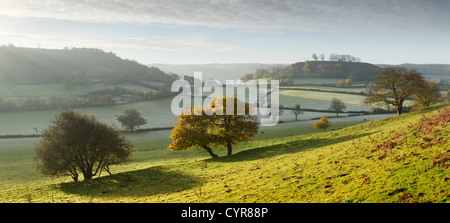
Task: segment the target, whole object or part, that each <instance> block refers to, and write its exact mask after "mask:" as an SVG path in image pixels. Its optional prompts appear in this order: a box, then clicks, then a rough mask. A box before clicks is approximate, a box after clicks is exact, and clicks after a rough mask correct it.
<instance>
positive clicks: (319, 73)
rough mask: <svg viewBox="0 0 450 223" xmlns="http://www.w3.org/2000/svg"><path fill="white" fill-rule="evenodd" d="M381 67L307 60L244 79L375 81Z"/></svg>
mask: <svg viewBox="0 0 450 223" xmlns="http://www.w3.org/2000/svg"><path fill="white" fill-rule="evenodd" d="M380 70H381V68H379V67H378V66H375V65H373V64H369V63H361V62H343V61H305V62H298V63H294V64H291V65H289V66H287V67H285V68H273V69H272V70H264V69H258V70H256V72H254V73H249V74H246V75H244V77H243V79H244V80H249V79H259V78H272V79H278V80H281V79H285V78H332V79H347V78H351V79H352V80H353V81H373V80H375V79H376V78H377V76H378V73H379V71H380Z"/></svg>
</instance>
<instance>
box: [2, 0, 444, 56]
mask: <svg viewBox="0 0 450 223" xmlns="http://www.w3.org/2000/svg"><path fill="white" fill-rule="evenodd" d="M6 44H13V45H14V46H16V47H32V48H51V49H62V48H64V47H69V48H71V47H77V48H83V47H87V48H98V49H102V50H104V51H105V52H110V51H111V52H114V53H116V55H117V56H119V57H122V58H127V59H131V60H136V61H138V62H140V63H142V64H152V63H165V64H205V63H283V64H290V63H295V62H301V61H305V60H312V57H311V55H312V54H313V53H316V54H324V55H325V57H326V58H328V56H329V55H330V54H345V55H352V56H355V57H358V58H360V59H361V60H362V62H368V63H373V64H402V63H416V64H450V1H448V0H423V1H420V0H377V1H373V0H367V1H363V0H359V1H358V0H320V1H307V0H285V1H278V0H252V1H237V0H229V1H222V0H146V1H144V0H39V1H36V0H0V45H6Z"/></svg>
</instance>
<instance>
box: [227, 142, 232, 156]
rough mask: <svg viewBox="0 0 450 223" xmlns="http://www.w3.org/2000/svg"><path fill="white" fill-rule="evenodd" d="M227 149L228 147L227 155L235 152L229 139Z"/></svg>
mask: <svg viewBox="0 0 450 223" xmlns="http://www.w3.org/2000/svg"><path fill="white" fill-rule="evenodd" d="M227 149H228V153H227V156H229V155H231V154H232V153H233V149H232V148H231V141H230V140H227Z"/></svg>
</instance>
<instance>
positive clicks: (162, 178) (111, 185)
mask: <svg viewBox="0 0 450 223" xmlns="http://www.w3.org/2000/svg"><path fill="white" fill-rule="evenodd" d="M200 184H201V181H200V179H198V178H196V177H194V176H192V175H186V174H184V173H180V172H175V171H173V170H172V171H171V170H169V169H168V168H167V167H164V166H157V167H151V168H147V169H143V170H136V171H129V172H125V173H118V174H113V175H111V176H105V177H100V178H95V179H91V180H86V181H79V182H69V183H62V184H61V191H63V192H66V193H70V194H76V195H79V196H88V197H96V198H101V197H146V196H152V195H157V194H164V193H169V192H179V191H183V190H187V189H191V188H194V187H197V186H199V185H200Z"/></svg>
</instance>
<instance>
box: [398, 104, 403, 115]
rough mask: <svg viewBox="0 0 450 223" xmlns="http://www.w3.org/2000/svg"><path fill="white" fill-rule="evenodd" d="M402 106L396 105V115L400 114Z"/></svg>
mask: <svg viewBox="0 0 450 223" xmlns="http://www.w3.org/2000/svg"><path fill="white" fill-rule="evenodd" d="M402 109H403V108H402V106H397V115H401V114H402Z"/></svg>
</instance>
